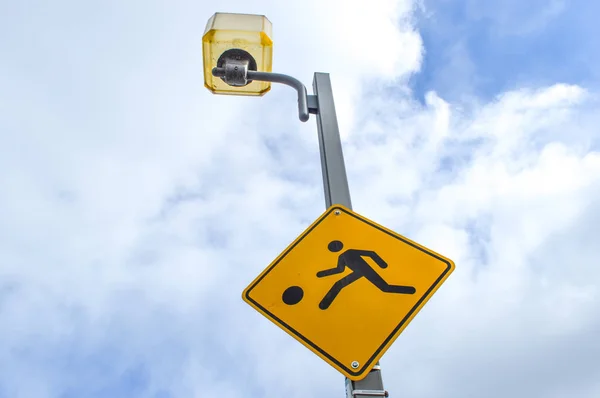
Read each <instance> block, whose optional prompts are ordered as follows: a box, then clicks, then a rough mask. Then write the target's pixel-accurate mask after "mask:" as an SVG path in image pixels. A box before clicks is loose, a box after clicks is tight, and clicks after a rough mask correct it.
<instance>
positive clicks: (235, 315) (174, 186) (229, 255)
mask: <svg viewBox="0 0 600 398" xmlns="http://www.w3.org/2000/svg"><path fill="white" fill-rule="evenodd" d="M597 7H598V6H597V5H594V4H587V3H584V2H582V1H581V2H580V1H573V2H561V1H556V0H554V1H537V0H536V1H530V2H522V1H521V2H518V1H512V0H510V1H509V0H505V1H497V2H494V3H489V4H488V3H483V2H475V1H453V2H449V1H425V2H413V1H410V0H400V1H394V0H372V1H370V2H368V4H366V3H365V4H363V3H359V2H354V3H353V2H347V1H342V0H339V1H338V0H331V1H327V2H321V1H318V0H314V1H313V0H308V1H305V2H302V3H286V4H285V6H284V5H283V3H281V2H280V1H275V0H273V1H266V0H265V1H257V2H253V3H252V4H248V3H247V2H240V1H233V2H232V3H230V4H229V5H228V9H227V10H224V9H215V8H214V5H213V4H211V3H208V2H193V1H183V0H182V1H176V2H163V1H158V0H157V1H144V2H142V1H131V2H126V3H123V2H117V1H112V2H111V1H109V2H86V3H85V4H83V3H81V2H74V1H66V0H65V1H56V2H53V3H52V4H51V5H50V4H49V3H48V4H47V3H44V2H40V1H37V2H36V1H31V2H12V3H10V2H4V3H0V54H2V62H0V137H1V142H2V145H0V183H1V186H2V189H0V325H1V327H0V341H1V342H2V344H0V397H11V398H12V397H36V398H45V397H49V398H54V397H61V398H62V397H104V396H111V397H152V398H171V397H173V398H176V397H190V396H194V397H213V396H225V397H228V398H229V397H231V398H236V397H248V396H253V397H279V396H286V397H306V396H328V397H329V396H332V397H334V396H341V395H340V394H343V392H342V391H343V377H342V376H341V375H340V374H339V373H338V372H337V371H336V370H334V369H333V368H331V367H330V366H329V365H327V364H326V363H325V362H323V361H322V360H321V359H319V358H317V357H316V356H315V355H314V354H312V353H311V352H309V351H308V350H306V349H305V348H304V347H303V346H301V345H300V344H298V343H297V342H296V341H295V340H293V339H291V338H290V337H289V336H288V335H286V334H285V333H284V332H282V331H281V330H279V329H278V328H276V327H275V326H273V325H272V324H271V323H270V322H269V321H268V320H266V319H264V318H263V317H262V316H260V315H259V314H258V313H256V312H255V311H253V310H252V309H251V308H250V307H249V306H247V305H246V304H245V303H243V302H242V300H241V298H240V296H241V292H242V290H243V289H244V288H245V287H246V286H247V285H248V283H250V282H251V281H252V280H253V278H254V277H255V276H256V275H258V273H259V272H260V271H262V270H263V269H264V268H265V267H266V266H267V265H268V264H269V263H270V262H271V261H272V260H273V259H274V258H275V257H276V256H277V255H278V254H279V253H280V252H281V251H282V250H283V249H284V248H285V247H286V246H287V245H288V244H289V243H290V242H291V241H292V240H293V239H295V238H296V236H297V235H298V234H300V233H301V232H302V231H303V230H304V229H305V228H306V227H307V226H308V225H309V224H310V223H311V222H312V221H313V220H314V219H315V218H317V217H318V216H319V215H320V214H321V212H322V211H323V208H324V207H323V192H322V185H321V171H320V165H319V153H318V143H317V139H316V128H315V124H314V123H315V122H314V117H311V120H309V121H308V122H307V123H300V122H299V121H298V119H297V114H296V112H297V111H296V97H295V95H294V92H293V91H292V90H291V89H290V88H288V87H283V86H281V87H278V86H274V87H273V89H272V91H271V92H270V93H269V94H268V95H266V96H264V97H261V98H240V97H230V96H227V97H226V96H214V95H212V94H211V93H209V92H208V91H207V90H206V89H205V88H204V86H203V81H202V73H201V71H202V54H201V36H202V33H203V31H204V26H205V23H206V21H207V19H208V18H209V17H210V16H211V15H212V14H213V13H214V12H216V11H231V12H246V13H258V14H265V15H267V16H268V17H269V19H270V20H271V21H272V22H273V24H274V39H275V50H274V51H275V54H274V69H275V70H276V71H278V72H282V73H289V74H291V75H293V76H295V77H297V78H299V79H301V80H302V81H303V82H304V83H305V84H306V85H307V86H309V87H310V86H311V79H312V73H313V72H314V71H322V72H323V71H324V72H329V73H331V78H332V83H333V87H334V92H335V101H336V108H337V111H338V118H339V123H340V126H341V133H342V137H343V146H344V153H345V158H346V164H347V171H348V178H349V182H350V190H351V194H352V202H353V205H354V209H355V210H356V211H357V212H359V213H361V214H363V215H365V216H366V217H369V218H371V219H373V220H374V221H376V222H378V223H380V224H382V225H385V226H387V227H389V228H391V229H393V230H395V231H397V232H399V233H401V234H403V235H405V236H407V237H409V238H410V239H413V240H415V241H417V242H419V243H422V244H424V245H425V246H427V247H430V248H432V249H433V250H435V251H437V252H439V253H442V254H444V255H446V256H447V257H449V258H451V259H453V260H454V261H455V263H456V266H457V268H456V271H455V272H454V273H453V274H452V276H451V277H450V278H449V279H448V281H447V283H446V284H445V285H444V286H442V288H441V289H440V290H439V291H438V293H436V295H435V296H434V298H432V299H431V301H430V302H429V303H428V304H427V306H426V307H425V308H424V309H423V310H422V311H421V313H419V315H418V316H417V317H416V318H415V320H414V321H413V322H412V323H411V324H410V325H409V327H408V328H407V329H406V330H405V332H403V334H402V335H401V336H400V337H399V338H398V340H397V341H396V343H395V344H394V345H393V347H392V348H391V349H390V350H389V351H388V352H387V353H386V354H385V356H384V357H383V358H382V361H381V363H382V366H383V378H384V382H385V386H386V388H387V389H388V390H389V391H390V394H391V396H395V395H398V394H402V395H405V396H410V397H415V398H419V397H431V396H436V397H444V398H454V397H470V396H482V395H485V396H487V397H490V398H496V397H504V396H506V395H508V394H510V396H512V397H515V398H519V397H530V396H532V395H533V396H544V397H548V398H555V397H564V396H567V395H568V396H571V397H577V398H596V397H598V396H599V395H600V384H599V383H598V379H599V378H598V374H599V373H600V368H599V367H598V364H597V361H596V358H598V356H599V355H600V345H599V344H598V341H597V338H596V336H597V335H598V331H599V330H600V317H599V316H598V314H600V296H599V294H600V292H599V285H598V280H600V274H599V272H598V267H597V264H598V260H597V259H598V257H599V255H600V252H599V248H598V245H597V244H596V240H597V239H596V240H595V237H597V236H598V234H599V233H600V230H599V227H598V226H599V225H600V224H599V223H598V217H599V216H600V208H599V206H598V203H600V153H599V152H598V144H599V143H600V134H599V133H598V128H597V126H598V125H600V120H598V116H597V115H598V101H597V93H598V74H597V72H596V70H595V69H596V68H595V65H596V64H597V62H596V61H597V60H598V57H597V55H596V54H597V53H598V51H597V50H598V41H597V40H595V39H594V38H595V37H596V36H598V34H597V32H596V30H597V27H596V24H595V22H594V21H593V18H594V16H595V14H597V13H596V12H595V11H596V10H595V8H597ZM332 21H334V22H332ZM307 27H309V28H307ZM300 32H301V33H300ZM332 49H334V50H335V51H333V50H332ZM359 50H360V51H359ZM382 54H385V57H383V58H382ZM373 60H377V62H374V61H373ZM232 112H233V113H232ZM406 358H410V359H411V361H410V362H407V361H406Z"/></svg>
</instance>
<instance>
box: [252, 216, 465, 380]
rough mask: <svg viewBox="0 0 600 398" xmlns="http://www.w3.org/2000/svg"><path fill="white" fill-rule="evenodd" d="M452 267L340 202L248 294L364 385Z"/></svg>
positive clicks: (257, 306) (269, 315)
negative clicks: (374, 367) (362, 380)
mask: <svg viewBox="0 0 600 398" xmlns="http://www.w3.org/2000/svg"><path fill="white" fill-rule="evenodd" d="M453 270H454V263H453V262H452V261H451V260H449V259H447V258H446V257H443V256H441V255H439V254H437V253H435V252H434V251H432V250H430V249H427V248H425V247H423V246H421V245H419V244H418V243H415V242H413V241H411V240H409V239H407V238H405V237H403V236H401V235H398V234H396V233H395V232H393V231H390V230H389V229H387V228H385V227H382V226H380V225H378V224H376V223H374V222H373V221H370V220H368V219H366V218H365V217H362V216H360V215H359V214H357V213H355V212H353V211H352V210H350V209H347V208H345V207H343V206H340V205H334V206H332V207H331V208H329V209H328V210H327V211H326V212H325V213H323V214H322V215H321V217H319V218H318V219H317V220H316V221H315V222H314V223H313V224H312V225H311V226H310V227H308V229H307V230H306V231H304V232H303V233H302V234H301V235H300V236H299V237H298V238H297V239H296V240H295V241H294V242H292V243H291V244H290V245H289V246H288V247H287V248H286V249H285V250H284V252H283V253H281V254H280V255H279V257H277V258H276V259H275V261H273V262H272V263H271V264H270V265H269V266H268V267H267V268H266V269H265V270H264V271H263V272H262V273H261V274H260V275H259V276H258V277H257V278H256V279H255V280H254V281H253V282H252V283H251V284H250V285H249V286H248V287H247V288H246V289H245V290H244V293H243V296H242V297H243V299H244V301H246V302H247V303H248V304H250V305H251V306H252V307H254V308H255V309H256V310H258V311H259V312H260V313H262V314H263V315H264V316H266V317H267V318H268V319H270V320H271V321H272V322H274V323H275V324H276V325H277V326H279V327H280V328H282V329H283V330H285V331H286V332H287V333H289V334H290V335H291V336H292V337H294V338H295V339H296V340H298V341H300V342H301V343H302V344H304V345H305V346H306V347H307V348H309V349H310V350H311V351H313V352H314V353H315V354H317V355H318V356H320V357H321V358H322V359H324V360H325V361H327V362H328V363H329V364H330V365H332V366H333V367H334V368H336V369H337V370H339V371H340V372H341V373H343V374H344V375H345V376H346V377H348V378H349V379H351V380H360V379H362V378H364V377H365V376H366V375H367V373H368V372H369V371H370V370H371V369H372V368H373V365H375V363H376V362H377V361H378V360H379V359H380V358H381V356H382V355H383V354H384V353H385V351H386V350H387V349H388V348H389V347H390V346H391V344H392V343H393V342H394V340H395V339H396V338H397V337H398V335H399V334H400V333H401V332H402V331H403V330H404V328H406V326H407V325H408V323H409V322H410V321H411V320H412V319H413V318H414V317H415V315H416V314H417V313H418V312H419V310H420V309H421V308H422V307H423V306H424V305H425V303H426V302H427V300H429V298H430V297H431V296H432V295H433V293H435V291H436V290H437V289H438V288H439V287H440V285H441V284H442V283H443V282H444V281H445V280H446V278H448V276H449V275H450V273H451V272H452V271H453Z"/></svg>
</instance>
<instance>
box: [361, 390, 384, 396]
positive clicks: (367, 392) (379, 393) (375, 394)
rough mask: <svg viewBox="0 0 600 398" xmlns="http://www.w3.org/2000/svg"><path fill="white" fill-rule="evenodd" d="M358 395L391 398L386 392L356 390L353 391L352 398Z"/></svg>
mask: <svg viewBox="0 0 600 398" xmlns="http://www.w3.org/2000/svg"><path fill="white" fill-rule="evenodd" d="M357 395H365V396H367V397H389V396H390V394H388V392H387V391H385V390H354V391H352V396H353V397H355V396H357Z"/></svg>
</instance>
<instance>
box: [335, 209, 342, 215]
mask: <svg viewBox="0 0 600 398" xmlns="http://www.w3.org/2000/svg"><path fill="white" fill-rule="evenodd" d="M333 214H335V215H336V216H339V215H340V214H342V212H341V211H339V210H336V211H334V212H333Z"/></svg>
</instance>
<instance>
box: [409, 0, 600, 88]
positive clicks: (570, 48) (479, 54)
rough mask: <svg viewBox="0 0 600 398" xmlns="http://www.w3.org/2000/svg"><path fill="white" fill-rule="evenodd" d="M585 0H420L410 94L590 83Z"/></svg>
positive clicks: (590, 19)
mask: <svg viewBox="0 0 600 398" xmlns="http://www.w3.org/2000/svg"><path fill="white" fill-rule="evenodd" d="M599 7H600V6H599V5H598V4H595V3H590V2H585V1H569V2H566V1H560V0H555V1H547V0H534V1H527V2H523V1H510V0H507V1H501V2H496V3H494V4H492V3H485V2H483V3H482V2H476V1H452V2H450V1H444V0H441V1H437V0H431V1H425V2H424V4H423V7H422V8H421V10H420V12H418V13H417V15H418V17H417V23H416V26H417V28H418V29H419V32H420V34H421V35H422V37H423V44H424V47H425V57H424V59H423V65H422V68H421V71H420V73H418V74H416V75H415V76H414V78H413V84H414V88H415V91H416V92H415V94H416V95H418V96H422V95H423V94H424V92H426V91H428V90H435V91H437V92H438V93H439V94H440V95H442V96H443V97H444V98H446V99H460V98H461V97H462V96H464V95H475V96H477V97H478V98H485V99H491V98H493V97H494V96H496V95H499V94H501V93H502V92H503V91H505V90H513V89H516V88H519V87H524V86H540V85H548V84H553V83H556V82H562V83H568V84H580V85H584V86H586V87H597V85H598V78H599V76H598V72H597V70H596V68H595V67H594V65H595V64H596V63H597V61H598V56H597V53H598V50H599V49H600V47H599V44H598V42H597V41H596V40H593V39H591V38H592V37H594V35H595V32H596V20H595V17H594V15H596V14H597V12H598V10H599Z"/></svg>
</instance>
